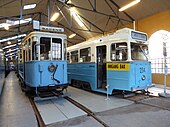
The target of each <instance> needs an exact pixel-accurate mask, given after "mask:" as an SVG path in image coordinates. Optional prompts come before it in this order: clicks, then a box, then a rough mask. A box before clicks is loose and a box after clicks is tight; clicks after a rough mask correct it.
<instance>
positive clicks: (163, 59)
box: [149, 30, 170, 74]
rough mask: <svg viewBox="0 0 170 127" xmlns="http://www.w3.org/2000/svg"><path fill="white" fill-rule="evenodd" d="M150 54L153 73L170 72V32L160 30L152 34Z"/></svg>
mask: <svg viewBox="0 0 170 127" xmlns="http://www.w3.org/2000/svg"><path fill="white" fill-rule="evenodd" d="M149 55H150V61H151V68H152V73H159V74H164V73H165V72H167V73H168V74H170V32H168V31H165V30H159V31H157V32H155V33H153V34H152V35H151V37H150V39H149ZM164 55H166V56H164ZM165 70H166V71H165Z"/></svg>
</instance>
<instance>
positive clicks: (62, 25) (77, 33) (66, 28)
mask: <svg viewBox="0 0 170 127" xmlns="http://www.w3.org/2000/svg"><path fill="white" fill-rule="evenodd" d="M58 24H59V25H61V26H62V27H64V28H66V29H67V30H69V31H71V32H73V33H76V35H78V36H79V37H81V38H83V41H85V40H86V38H84V37H83V36H81V35H80V34H78V33H77V32H75V31H73V30H72V29H70V28H68V27H66V26H64V25H63V24H61V23H58Z"/></svg>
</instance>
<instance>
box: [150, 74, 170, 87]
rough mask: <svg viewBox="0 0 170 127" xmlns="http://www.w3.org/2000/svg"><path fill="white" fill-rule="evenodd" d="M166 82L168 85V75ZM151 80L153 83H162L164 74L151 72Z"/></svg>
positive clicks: (169, 76)
mask: <svg viewBox="0 0 170 127" xmlns="http://www.w3.org/2000/svg"><path fill="white" fill-rule="evenodd" d="M166 79H167V80H166V84H167V86H169V87H170V75H169V74H168V75H167V76H166ZM152 82H153V83H155V84H162V85H163V84H164V74H152Z"/></svg>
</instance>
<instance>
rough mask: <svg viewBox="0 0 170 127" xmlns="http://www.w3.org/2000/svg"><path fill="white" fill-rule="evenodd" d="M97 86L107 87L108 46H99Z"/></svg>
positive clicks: (99, 87)
mask: <svg viewBox="0 0 170 127" xmlns="http://www.w3.org/2000/svg"><path fill="white" fill-rule="evenodd" d="M96 56H97V88H98V89H105V88H106V83H107V82H106V46H105V45H103V46H97V55H96Z"/></svg>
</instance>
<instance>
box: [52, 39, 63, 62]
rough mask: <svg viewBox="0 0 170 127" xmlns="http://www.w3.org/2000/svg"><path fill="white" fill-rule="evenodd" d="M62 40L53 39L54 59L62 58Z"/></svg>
mask: <svg viewBox="0 0 170 127" xmlns="http://www.w3.org/2000/svg"><path fill="white" fill-rule="evenodd" d="M61 44H62V40H61V39H60V38H53V39H52V58H53V60H61V58H62V57H61V55H62V45H61Z"/></svg>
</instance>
